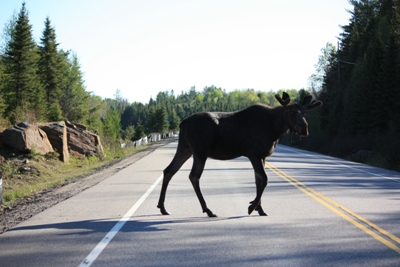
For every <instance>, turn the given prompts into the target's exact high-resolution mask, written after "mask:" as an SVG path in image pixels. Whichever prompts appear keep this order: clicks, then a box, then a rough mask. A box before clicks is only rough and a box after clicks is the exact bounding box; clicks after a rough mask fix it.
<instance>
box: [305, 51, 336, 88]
mask: <svg viewBox="0 0 400 267" xmlns="http://www.w3.org/2000/svg"><path fill="white" fill-rule="evenodd" d="M335 50H336V48H335V46H334V45H333V44H331V43H326V45H325V47H323V48H322V49H321V55H320V56H319V57H318V63H317V64H315V65H314V67H315V73H314V74H312V75H311V76H310V78H309V79H308V81H309V84H310V89H311V90H312V91H313V92H314V94H317V93H318V92H320V91H321V90H322V86H323V82H324V78H325V76H326V74H327V71H328V69H329V68H330V67H332V66H333V64H334V63H336V62H335V61H334V58H335V54H336V53H335Z"/></svg>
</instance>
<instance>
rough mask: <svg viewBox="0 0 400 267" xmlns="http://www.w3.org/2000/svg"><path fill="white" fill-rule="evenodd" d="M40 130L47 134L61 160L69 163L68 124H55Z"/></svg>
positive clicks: (44, 126)
mask: <svg viewBox="0 0 400 267" xmlns="http://www.w3.org/2000/svg"><path fill="white" fill-rule="evenodd" d="M40 128H41V129H42V130H43V131H45V132H46V134H47V137H48V139H49V141H50V143H51V145H52V146H53V149H54V150H56V151H57V152H58V153H59V154H60V160H61V161H63V162H67V161H68V160H69V152H68V138H67V127H66V123H65V122H63V121H59V122H53V123H50V124H47V125H43V126H41V127H40Z"/></svg>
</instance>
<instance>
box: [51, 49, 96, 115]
mask: <svg viewBox="0 0 400 267" xmlns="http://www.w3.org/2000/svg"><path fill="white" fill-rule="evenodd" d="M59 54H60V55H61V56H62V58H63V60H62V61H61V63H62V68H61V69H62V76H63V77H64V79H63V80H62V83H61V91H62V94H61V98H60V106H61V110H62V113H63V117H65V118H66V119H68V120H70V121H75V122H81V121H83V120H84V118H85V117H86V116H88V115H89V114H88V113H89V112H90V110H89V109H88V102H89V97H90V93H88V92H87V91H86V90H85V85H84V80H83V74H82V71H81V67H80V64H79V61H78V57H77V55H76V54H75V53H71V52H64V51H62V50H61V51H60V52H59Z"/></svg>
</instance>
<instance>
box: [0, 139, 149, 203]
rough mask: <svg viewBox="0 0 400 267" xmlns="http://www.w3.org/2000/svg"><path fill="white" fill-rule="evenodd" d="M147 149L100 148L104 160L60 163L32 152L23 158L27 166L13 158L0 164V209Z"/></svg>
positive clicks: (86, 159) (88, 158) (78, 159)
mask: <svg viewBox="0 0 400 267" xmlns="http://www.w3.org/2000/svg"><path fill="white" fill-rule="evenodd" d="M148 146H149V145H146V146H141V147H140V148H135V147H129V148H124V149H122V148H118V147H113V148H107V147H105V148H104V150H105V151H104V152H105V155H106V156H105V157H101V158H99V157H94V156H91V157H70V159H69V161H68V162H66V163H63V162H61V161H59V160H58V159H57V155H56V154H54V155H51V156H50V157H48V156H47V157H46V156H42V155H39V154H38V153H36V152H35V151H33V152H31V153H29V154H28V155H26V158H28V159H29V162H28V163H23V160H21V159H18V158H13V159H9V160H6V161H5V162H3V163H0V172H1V173H2V177H3V194H2V197H3V205H4V206H7V205H10V204H12V203H13V202H14V201H16V200H17V199H19V198H23V197H27V196H31V195H32V194H34V193H36V192H39V191H42V190H45V189H48V188H51V187H54V186H58V185H61V184H63V183H64V182H66V181H68V180H70V179H73V178H76V177H79V176H82V175H87V174H90V173H92V172H93V171H95V170H96V169H98V168H101V167H102V166H105V165H108V164H111V163H112V162H115V161H116V160H119V159H121V158H124V157H127V156H130V155H133V154H135V153H137V152H139V151H141V150H143V149H145V148H146V147H148ZM21 166H23V167H26V168H29V169H30V170H32V169H33V170H35V171H34V172H26V173H25V172H21V171H20V170H21Z"/></svg>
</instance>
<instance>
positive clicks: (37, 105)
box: [4, 3, 44, 123]
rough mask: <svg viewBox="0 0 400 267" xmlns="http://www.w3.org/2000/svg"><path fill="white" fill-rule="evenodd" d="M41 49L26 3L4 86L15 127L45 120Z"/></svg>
mask: <svg viewBox="0 0 400 267" xmlns="http://www.w3.org/2000/svg"><path fill="white" fill-rule="evenodd" d="M37 60H38V49H37V46H36V44H35V42H34V40H33V37H32V26H31V25H30V24H29V18H28V12H27V10H26V8H25V3H23V4H22V8H21V10H20V12H19V14H18V19H17V21H16V24H15V29H14V31H13V35H12V38H11V40H10V41H9V43H8V45H7V47H6V51H5V56H4V63H5V70H4V73H5V75H6V76H7V77H6V79H5V81H4V82H5V85H4V91H5V94H4V97H5V101H6V104H7V108H6V112H7V115H8V118H9V119H10V121H11V122H12V123H15V122H16V121H19V120H26V121H33V120H40V119H41V118H42V116H43V111H44V108H43V89H42V85H41V83H40V81H39V79H38V76H37V71H38V66H37Z"/></svg>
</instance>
